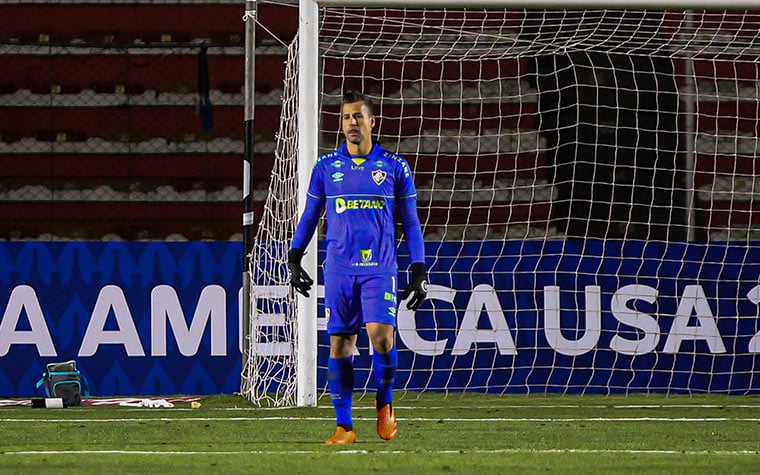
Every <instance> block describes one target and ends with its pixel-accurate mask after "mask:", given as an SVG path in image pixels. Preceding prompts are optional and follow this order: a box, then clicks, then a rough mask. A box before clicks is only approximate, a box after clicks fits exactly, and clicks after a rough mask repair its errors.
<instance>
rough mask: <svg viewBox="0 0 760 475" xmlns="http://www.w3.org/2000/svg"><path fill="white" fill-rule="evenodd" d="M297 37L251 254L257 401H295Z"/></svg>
mask: <svg viewBox="0 0 760 475" xmlns="http://www.w3.org/2000/svg"><path fill="white" fill-rule="evenodd" d="M297 56H298V48H297V38H296V40H294V41H293V43H292V44H291V45H290V47H289V48H288V61H287V68H286V71H285V80H284V88H283V105H282V113H281V115H280V131H279V133H278V135H277V137H276V142H277V147H276V150H275V160H274V166H273V168H272V173H271V181H270V187H269V193H268V195H267V198H266V202H265V205H264V213H263V215H262V218H261V220H260V222H259V226H258V228H257V231H256V237H255V239H254V241H253V243H254V244H253V249H252V251H251V254H250V255H249V256H247V259H246V261H247V264H248V272H249V273H250V275H251V290H250V300H251V304H250V306H249V312H250V315H249V318H248V320H247V321H249V322H250V327H249V328H248V329H246V330H245V331H244V332H243V335H244V338H246V339H247V342H246V343H247V344H246V345H244V347H245V351H246V353H245V354H244V355H243V371H242V379H241V393H242V394H244V395H246V397H248V398H249V399H250V400H251V401H252V402H253V403H255V404H258V405H272V406H292V405H295V401H296V386H297V384H296V383H297V380H296V374H295V371H296V361H297V354H296V350H297V333H296V328H297V321H296V311H297V308H296V300H295V298H294V296H293V294H292V292H291V291H290V285H289V280H288V271H287V267H286V266H285V262H286V261H287V254H288V249H289V246H290V240H291V239H292V237H293V232H294V231H295V217H296V216H297V215H298V197H297V191H298V175H297V173H296V163H297V152H298V127H297V116H298V101H297V97H298V93H297V90H296V87H297V79H298V69H297V64H296V61H295V58H297Z"/></svg>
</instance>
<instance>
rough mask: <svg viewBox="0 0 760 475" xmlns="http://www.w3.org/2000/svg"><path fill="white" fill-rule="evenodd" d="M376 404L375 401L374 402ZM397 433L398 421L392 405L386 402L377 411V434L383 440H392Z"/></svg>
mask: <svg viewBox="0 0 760 475" xmlns="http://www.w3.org/2000/svg"><path fill="white" fill-rule="evenodd" d="M375 405H377V402H375ZM396 434H398V422H397V421H396V411H394V410H393V406H391V405H390V404H386V405H385V406H383V408H382V409H380V410H378V411H377V435H379V436H380V438H381V439H383V440H393V439H395V438H396Z"/></svg>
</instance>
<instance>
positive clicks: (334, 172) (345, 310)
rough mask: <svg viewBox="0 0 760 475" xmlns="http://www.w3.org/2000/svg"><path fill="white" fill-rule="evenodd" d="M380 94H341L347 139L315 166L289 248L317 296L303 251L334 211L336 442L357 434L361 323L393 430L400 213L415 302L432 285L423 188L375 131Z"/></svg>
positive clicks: (392, 431)
mask: <svg viewBox="0 0 760 475" xmlns="http://www.w3.org/2000/svg"><path fill="white" fill-rule="evenodd" d="M372 109H373V104H372V102H371V100H370V99H369V98H368V97H366V96H365V95H363V94H361V93H359V92H356V91H347V92H346V93H345V94H344V95H343V100H342V104H341V117H342V119H341V122H342V129H343V135H344V136H345V139H346V140H345V142H344V143H343V144H342V145H341V147H340V148H338V149H337V150H335V151H333V152H330V153H327V154H324V155H322V156H320V157H319V159H318V160H317V163H316V164H315V165H314V169H313V170H312V173H311V181H310V183H309V189H308V192H307V198H306V206H305V209H304V212H303V215H302V216H301V219H300V221H299V223H298V227H297V228H296V232H295V235H294V237H293V243H292V246H291V249H290V254H289V256H288V268H289V270H290V279H291V280H290V282H291V284H292V285H293V287H295V289H296V290H297V291H298V292H300V293H302V294H303V295H305V296H307V297H308V295H309V294H308V292H309V290H310V289H311V286H312V284H313V283H314V282H313V281H312V279H311V277H309V275H308V274H307V273H306V272H305V271H304V269H303V268H302V267H301V257H302V256H303V253H304V249H305V248H306V246H307V244H308V243H309V241H311V238H312V236H313V235H314V231H315V230H316V228H317V223H318V221H319V217H320V215H321V214H322V210H323V209H325V210H326V219H327V236H326V242H327V256H326V258H325V263H324V277H325V316H326V317H327V332H328V334H329V335H330V358H329V360H328V363H327V381H328V388H329V390H330V396H331V399H332V403H333V407H334V408H335V418H336V428H335V433H334V434H333V435H332V437H330V438H329V439H327V440H326V441H325V443H326V444H328V445H333V444H338V445H343V444H352V443H354V442H355V441H356V432H355V431H354V428H353V420H352V411H351V406H352V394H353V387H354V367H353V352H354V347H355V346H356V338H357V335H358V333H359V330H360V328H361V326H362V324H363V325H364V326H365V327H366V330H367V335H368V336H369V339H370V341H371V343H372V346H373V348H374V352H373V355H372V371H373V375H374V377H375V380H376V382H377V396H376V399H375V407H376V409H377V433H378V435H379V436H380V438H381V439H384V440H392V439H393V438H395V437H396V434H397V433H398V423H397V421H396V414H395V411H394V410H393V405H392V401H391V391H392V389H393V381H394V378H395V376H396V367H397V366H398V353H397V352H396V345H395V328H396V307H397V302H396V276H397V274H398V264H397V262H396V217H397V215H398V217H399V218H400V220H401V224H402V228H403V231H404V235H405V236H406V241H407V244H408V246H409V253H410V255H411V261H412V265H411V271H412V279H411V282H410V283H409V286H408V287H406V289H405V290H404V291H403V293H402V294H401V295H400V297H401V300H404V299H406V298H407V297H409V296H410V295H411V298H410V299H409V301H408V302H407V304H406V306H407V308H409V309H411V310H416V309H417V307H419V305H420V304H421V303H422V301H423V300H424V299H425V297H426V295H427V285H428V284H427V277H426V270H425V255H424V244H423V240H422V229H421V227H420V220H419V217H418V216H417V190H416V188H415V186H414V179H413V178H412V172H411V170H410V168H409V164H408V163H407V162H406V160H405V159H404V158H403V157H401V156H400V155H397V154H395V153H392V152H389V151H387V150H384V149H383V148H381V147H380V145H379V144H377V143H375V142H374V141H373V139H372V129H373V128H374V126H375V116H374V114H373V110H372Z"/></svg>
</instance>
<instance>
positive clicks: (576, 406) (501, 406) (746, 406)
mask: <svg viewBox="0 0 760 475" xmlns="http://www.w3.org/2000/svg"><path fill="white" fill-rule="evenodd" d="M393 407H395V408H396V409H399V410H412V411H413V410H419V409H425V410H440V409H462V410H489V409H760V404H612V405H610V404H538V405H527V404H499V405H495V406H473V405H468V406H457V405H454V404H452V405H450V406H424V405H419V406H417V405H411V406H401V405H398V404H394V405H393ZM291 409H294V408H293V407H224V408H218V409H216V410H217V411H287V410H291ZM312 409H330V410H332V406H327V405H322V406H319V407H314V408H312ZM354 410H355V411H356V410H359V411H374V410H375V407H374V406H358V407H357V406H354Z"/></svg>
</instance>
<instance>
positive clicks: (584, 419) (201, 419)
mask: <svg viewBox="0 0 760 475" xmlns="http://www.w3.org/2000/svg"><path fill="white" fill-rule="evenodd" d="M334 420H335V418H334V417H296V416H266V417H144V418H143V417H112V418H108V419H95V418H92V419H27V418H6V417H1V418H0V422H24V423H30V424H31V423H42V424H49V423H54V424H61V423H77V424H81V423H86V422H92V423H104V422H225V421H230V422H256V421H334ZM398 420H400V421H413V422H702V423H703V422H760V417H399V418H398Z"/></svg>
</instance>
